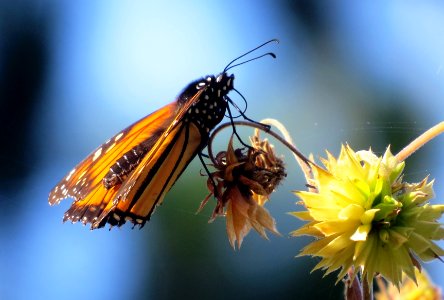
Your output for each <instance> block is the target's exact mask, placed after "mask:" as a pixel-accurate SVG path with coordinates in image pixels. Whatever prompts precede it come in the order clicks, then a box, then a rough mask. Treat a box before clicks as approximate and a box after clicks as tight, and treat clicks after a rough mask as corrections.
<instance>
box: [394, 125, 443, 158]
mask: <svg viewBox="0 0 444 300" xmlns="http://www.w3.org/2000/svg"><path fill="white" fill-rule="evenodd" d="M443 132H444V122H440V123H438V124H437V125H435V126H433V127H432V128H430V129H429V130H427V131H426V132H424V133H423V134H421V135H420V136H419V137H417V138H416V139H414V140H413V141H412V142H411V143H410V144H408V145H407V146H406V147H405V148H404V149H402V150H401V151H400V152H399V153H398V154H396V158H397V159H398V161H400V162H401V161H404V160H405V159H406V158H407V157H409V156H410V155H412V154H413V153H415V151H416V150H418V149H419V148H421V147H422V146H423V145H424V144H425V143H427V142H429V141H431V140H432V139H433V138H435V137H436V136H437V135H439V134H441V133H443Z"/></svg>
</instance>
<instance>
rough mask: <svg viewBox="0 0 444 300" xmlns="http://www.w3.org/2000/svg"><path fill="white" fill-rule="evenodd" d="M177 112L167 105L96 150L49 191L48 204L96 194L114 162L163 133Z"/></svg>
mask: <svg viewBox="0 0 444 300" xmlns="http://www.w3.org/2000/svg"><path fill="white" fill-rule="evenodd" d="M176 110H177V103H176V102H173V103H171V104H169V105H166V106H164V107H163V108H161V109H159V110H157V111H155V112H153V113H152V114H150V115H148V116H146V117H145V118H143V119H141V120H139V121H138V122H136V123H134V124H133V125H131V126H129V127H128V128H126V129H124V130H123V131H121V132H120V133H118V134H116V135H115V136H114V137H112V138H111V139H109V140H108V141H107V142H105V143H104V144H103V145H101V146H100V147H98V148H97V149H96V150H94V151H93V152H92V153H91V154H90V155H89V156H88V157H86V158H85V159H84V160H83V161H82V162H81V163H79V164H78V165H77V166H76V167H75V168H74V169H72V170H71V171H70V172H69V173H68V174H67V175H66V176H65V177H64V178H63V179H62V180H61V181H60V182H59V183H58V184H57V185H56V186H55V187H54V188H53V189H52V190H51V192H50V194H49V203H50V204H51V205H53V204H56V203H59V202H60V201H61V200H62V199H64V198H67V197H72V198H74V199H75V200H76V201H79V200H81V199H84V198H85V197H86V196H87V195H89V194H93V193H95V192H97V191H95V190H96V189H98V188H99V187H100V186H102V179H103V177H104V176H105V175H106V174H107V173H108V171H109V169H110V167H111V166H112V165H113V164H114V163H115V162H116V160H117V159H119V158H120V157H121V156H122V155H123V154H124V153H126V152H127V151H129V150H131V149H132V148H133V147H135V146H137V145H138V144H140V143H141V142H143V141H144V140H146V139H148V138H150V137H152V136H154V135H156V134H157V135H160V134H161V133H162V132H163V131H165V129H166V128H167V127H168V126H169V125H170V124H171V122H172V120H173V119H174V114H175V111H176Z"/></svg>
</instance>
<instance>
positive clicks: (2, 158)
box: [0, 0, 444, 299]
mask: <svg viewBox="0 0 444 300" xmlns="http://www.w3.org/2000/svg"><path fill="white" fill-rule="evenodd" d="M154 2H155V1H131V2H130V1H128V2H123V1H31V0H29V1H2V2H1V3H0V126H1V127H0V128H1V131H2V133H1V136H2V147H0V166H1V172H0V298H1V299H179V298H180V299H184V298H194V299H228V298H231V299H240V298H242V299H253V298H254V299H270V298H272V299H295V298H300V299H306V298H307V299H308V298H310V299H337V298H339V297H340V296H341V293H342V285H341V284H338V285H337V286H334V281H335V280H336V278H335V276H334V275H330V276H327V277H326V278H324V279H322V276H323V273H322V272H321V271H315V272H313V273H312V274H310V270H311V269H312V268H313V267H314V265H315V264H316V263H317V261H318V260H317V259H311V258H295V255H297V254H298V253H299V251H300V250H301V249H302V247H303V246H304V245H306V244H307V243H308V242H309V241H310V239H309V238H297V239H296V238H291V237H290V236H289V234H288V233H289V232H290V231H292V230H294V229H296V228H298V227H299V226H300V225H301V222H299V221H298V220H297V219H295V218H293V217H292V216H290V215H288V214H287V212H289V211H295V210H301V209H302V208H301V207H298V206H297V205H295V202H296V201H297V198H296V197H295V196H294V195H293V194H292V193H291V191H292V190H297V189H304V181H303V176H302V173H301V172H300V171H299V170H298V167H297V164H296V163H295V162H294V161H293V160H292V156H291V155H290V153H289V152H288V151H286V150H285V149H283V148H282V147H280V146H279V145H276V148H277V150H278V152H280V153H282V154H283V155H284V157H285V161H286V165H287V172H288V173H289V174H288V177H287V179H286V181H285V183H284V184H282V185H281V186H280V187H279V189H278V191H276V192H275V193H274V194H273V195H272V198H271V201H270V202H269V203H268V204H267V209H268V210H269V211H270V212H271V214H272V215H273V216H274V217H275V219H276V221H277V226H278V229H279V230H280V232H281V233H282V234H283V236H282V237H277V236H270V241H267V240H264V239H262V238H261V237H260V236H259V235H258V234H257V233H255V232H251V233H250V234H249V235H248V236H247V238H246V239H245V241H244V244H243V245H242V248H241V249H240V250H237V251H233V249H231V247H230V245H229V243H228V240H227V237H226V233H225V223H224V220H223V219H218V220H216V221H215V222H214V223H212V224H208V218H209V217H210V214H211V210H212V207H210V206H211V205H209V206H208V207H207V209H205V210H204V211H203V212H202V213H200V214H199V215H195V211H196V209H197V208H198V206H199V203H200V201H201V200H202V199H203V198H204V197H205V196H206V194H207V191H206V187H205V178H203V177H201V176H200V175H199V171H200V170H201V168H202V167H201V166H200V165H199V161H198V160H195V161H193V163H192V164H191V165H190V166H189V168H188V169H187V170H186V171H185V172H184V174H183V175H182V177H181V178H180V179H179V180H178V182H177V183H176V184H175V186H174V187H173V188H172V190H171V191H170V193H169V194H168V195H167V197H166V199H165V201H164V204H163V205H162V206H161V207H160V208H158V209H157V210H156V213H155V215H154V216H153V217H152V220H151V221H150V222H149V223H148V224H147V225H146V226H145V228H143V229H142V230H131V226H129V225H127V226H124V227H122V228H120V229H117V228H116V229H113V230H112V231H108V230H107V229H102V230H95V231H90V230H89V229H88V228H86V227H83V226H81V225H79V224H75V225H71V224H69V223H68V224H62V222H61V219H62V216H63V213H64V212H65V210H67V209H68V207H69V205H70V203H71V200H65V201H63V202H62V203H61V205H59V206H55V207H50V206H49V205H48V203H47V196H48V193H49V191H50V190H51V189H52V187H53V186H54V185H55V184H56V183H57V182H58V181H59V180H60V179H61V178H62V177H63V176H64V175H65V173H67V172H68V171H69V170H70V169H71V168H72V167H73V166H75V165H76V164H77V163H78V162H80V161H81V160H82V159H83V158H84V157H85V156H86V155H87V154H89V152H91V151H92V150H93V149H94V148H96V147H97V146H99V145H100V144H101V143H102V142H104V141H105V140H107V139H108V138H109V137H111V136H112V135H114V134H115V133H117V132H118V131H119V130H121V129H122V128H124V127H126V126H128V125H129V124H131V123H133V122H134V121H136V120H138V119H139V118H141V117H143V116H145V115H147V114H149V113H150V112H152V111H154V110H155V109H157V108H159V107H161V106H163V105H165V104H167V103H169V102H171V101H173V100H174V99H175V97H176V96H177V95H178V94H179V93H180V91H181V90H182V89H183V88H184V87H185V86H186V85H187V84H188V83H189V82H191V81H192V80H195V79H197V78H200V77H202V76H205V75H208V74H218V73H220V72H221V71H222V70H223V68H224V67H225V65H226V64H227V63H228V62H229V61H231V60H232V59H233V58H235V57H237V56H239V55H241V54H243V53H244V52H246V51H247V50H250V49H252V48H254V47H255V46H257V45H259V44H261V43H263V42H265V41H267V40H269V39H271V38H278V39H279V40H280V44H278V45H274V44H272V45H269V46H267V48H265V49H264V50H263V51H264V52H266V51H273V52H275V53H276V55H277V59H275V60H273V59H271V58H263V59H260V60H258V61H255V62H252V63H248V64H246V65H243V66H240V67H238V68H234V69H232V70H230V71H232V72H233V73H234V74H235V76H236V79H235V82H234V84H235V87H236V88H237V89H238V90H239V91H240V92H241V93H242V94H243V95H244V96H245V97H246V98H247V100H248V105H249V106H248V112H247V113H248V115H249V116H250V117H251V118H253V119H255V120H260V119H263V118H266V117H272V118H277V119H279V120H280V121H281V122H282V123H284V124H285V125H286V126H287V128H288V130H289V131H290V133H291V134H292V137H293V139H294V140H295V142H296V144H297V146H298V147H299V149H300V150H301V151H302V152H303V153H305V154H309V153H313V154H314V155H315V156H316V157H319V156H323V155H324V153H325V152H324V151H325V149H328V150H329V151H330V152H332V153H333V154H335V155H337V154H338V152H339V150H340V145H341V143H346V142H348V143H349V144H350V145H351V147H352V148H353V149H355V150H360V149H368V148H369V147H372V149H373V150H374V151H375V152H377V153H378V154H380V153H382V152H383V151H384V150H385V148H386V147H387V145H389V144H391V147H392V150H393V152H394V153H396V152H398V151H399V150H400V149H402V148H403V147H404V146H405V145H406V144H407V143H408V142H409V141H410V140H412V139H414V138H415V137H417V136H418V135H419V134H420V133H422V132H423V131H425V130H426V129H428V128H430V127H431V126H433V125H435V124H436V123H438V122H440V121H443V118H444V114H443V111H444V101H443V100H442V99H443V98H444V89H443V86H444V85H443V82H444V39H443V38H442V37H443V35H444V5H443V4H442V2H440V1H424V2H419V1H390V2H388V1H334V3H333V1H332V2H328V3H326V2H324V1H322V3H321V1H308V0H307V1H233V0H228V1H223V2H222V1H220V2H219V3H216V2H210V1H205V2H204V1H186V2H185V1H168V2H163V3H160V1H156V2H159V3H154ZM232 99H233V100H235V101H236V102H237V103H240V104H242V103H243V102H242V101H241V99H240V98H239V97H238V96H236V95H235V94H233V95H232ZM242 134H243V135H244V136H247V135H248V134H250V132H249V131H248V130H247V131H242ZM216 147H217V148H216V149H218V150H224V148H225V145H224V144H223V143H219V144H216ZM443 148H444V140H443V138H442V137H440V138H437V139H436V140H435V141H432V142H431V143H429V144H428V145H426V146H425V147H424V148H423V149H421V150H420V151H419V152H417V153H416V154H414V155H413V156H412V157H411V158H409V159H408V161H407V168H406V170H405V171H406V179H407V180H408V181H411V182H415V181H419V180H421V179H422V178H424V177H425V176H427V175H428V174H430V176H431V177H432V178H435V179H436V185H435V192H436V199H435V200H433V203H438V201H439V202H441V203H442V201H443V198H444V188H443V185H442V182H444V157H443V155H442V149H443ZM212 204H214V203H212ZM441 245H442V243H441ZM426 269H427V270H429V271H430V273H431V274H432V277H433V279H434V281H435V282H437V283H439V284H440V285H441V286H444V272H443V265H442V263H440V262H434V263H431V264H426Z"/></svg>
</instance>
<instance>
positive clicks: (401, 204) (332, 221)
mask: <svg viewBox="0 0 444 300" xmlns="http://www.w3.org/2000/svg"><path fill="white" fill-rule="evenodd" d="M322 163H323V164H324V165H325V167H326V169H323V168H320V167H317V166H313V170H312V171H313V178H312V180H311V181H310V182H309V186H310V187H312V189H311V190H310V191H298V192H296V195H297V196H298V197H299V198H300V199H301V200H302V201H301V202H300V204H303V205H304V206H305V207H306V209H307V211H302V212H294V213H292V214H293V215H294V216H296V217H298V218H299V219H302V220H304V221H308V222H309V223H307V224H305V225H304V226H303V227H301V228H300V229H298V230H295V231H293V232H292V235H294V236H300V235H311V236H314V237H316V238H317V240H315V241H314V242H312V243H311V244H309V245H308V246H306V247H305V248H304V249H303V250H302V252H301V254H300V255H312V256H319V257H320V258H321V261H320V262H319V263H318V264H317V265H316V266H315V268H314V270H316V269H324V270H326V273H327V274H328V273H330V272H333V271H335V270H337V269H341V270H340V272H339V275H338V281H340V280H341V279H342V278H343V277H344V276H345V275H346V273H347V270H349V269H350V268H351V267H353V268H354V274H353V276H355V275H356V274H357V272H359V271H361V272H362V279H363V280H364V279H365V280H367V282H368V284H369V285H370V286H371V284H372V280H373V277H374V276H375V275H376V274H381V275H383V276H384V277H385V278H386V279H387V280H389V281H391V282H392V283H393V284H395V285H396V286H399V284H400V283H401V281H402V273H403V272H404V273H405V274H406V275H407V276H408V277H410V278H412V279H415V272H414V266H415V265H419V262H418V261H417V260H416V258H419V259H421V260H423V261H429V260H432V259H434V258H439V257H440V256H442V255H444V250H443V249H441V248H440V247H439V246H438V245H437V244H435V243H434V242H433V240H441V239H443V238H444V229H443V228H442V226H441V224H440V223H439V222H438V221H437V220H438V219H439V218H440V217H441V215H442V214H443V212H444V205H430V204H429V203H428V200H429V199H430V198H432V197H433V196H434V194H433V188H432V184H433V181H428V179H427V178H425V179H424V180H422V181H421V182H419V183H414V184H410V183H406V182H403V181H402V171H403V169H404V162H398V161H397V159H396V157H395V156H393V155H392V154H391V152H390V149H389V148H388V149H387V151H386V152H385V154H384V155H383V156H382V157H378V156H376V155H375V154H374V153H373V152H372V151H371V150H369V151H359V152H354V151H353V150H352V149H351V148H350V147H349V146H348V145H346V146H343V147H342V149H341V153H340V155H339V158H338V159H335V158H334V157H333V156H332V155H331V154H330V153H328V152H327V159H322Z"/></svg>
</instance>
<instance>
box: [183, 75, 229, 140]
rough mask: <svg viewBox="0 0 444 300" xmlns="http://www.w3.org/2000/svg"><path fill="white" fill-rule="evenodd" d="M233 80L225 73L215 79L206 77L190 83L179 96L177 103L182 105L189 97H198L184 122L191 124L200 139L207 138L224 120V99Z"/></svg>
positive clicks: (225, 103)
mask: <svg viewBox="0 0 444 300" xmlns="http://www.w3.org/2000/svg"><path fill="white" fill-rule="evenodd" d="M233 80H234V75H228V74H227V73H221V74H219V75H218V76H217V77H215V76H206V77H204V78H202V79H201V80H196V81H194V82H192V83H190V84H189V85H188V87H186V88H185V90H184V91H183V92H182V93H181V94H180V95H179V100H178V101H179V102H182V103H184V105H185V104H186V103H187V102H188V101H189V99H190V96H191V97H192V96H193V95H199V96H198V99H196V100H195V101H193V102H192V104H191V105H190V107H189V108H188V111H187V113H186V116H185V118H184V122H193V123H194V124H195V125H196V126H197V127H198V128H199V130H200V131H201V135H202V137H208V134H209V132H210V131H211V130H212V129H213V128H214V127H215V126H216V125H217V124H219V123H220V122H221V121H222V119H223V118H224V115H225V111H226V109H227V101H226V100H225V97H226V96H227V94H228V93H229V92H230V91H231V90H233V88H234V87H233ZM204 140H206V139H205V138H204Z"/></svg>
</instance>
